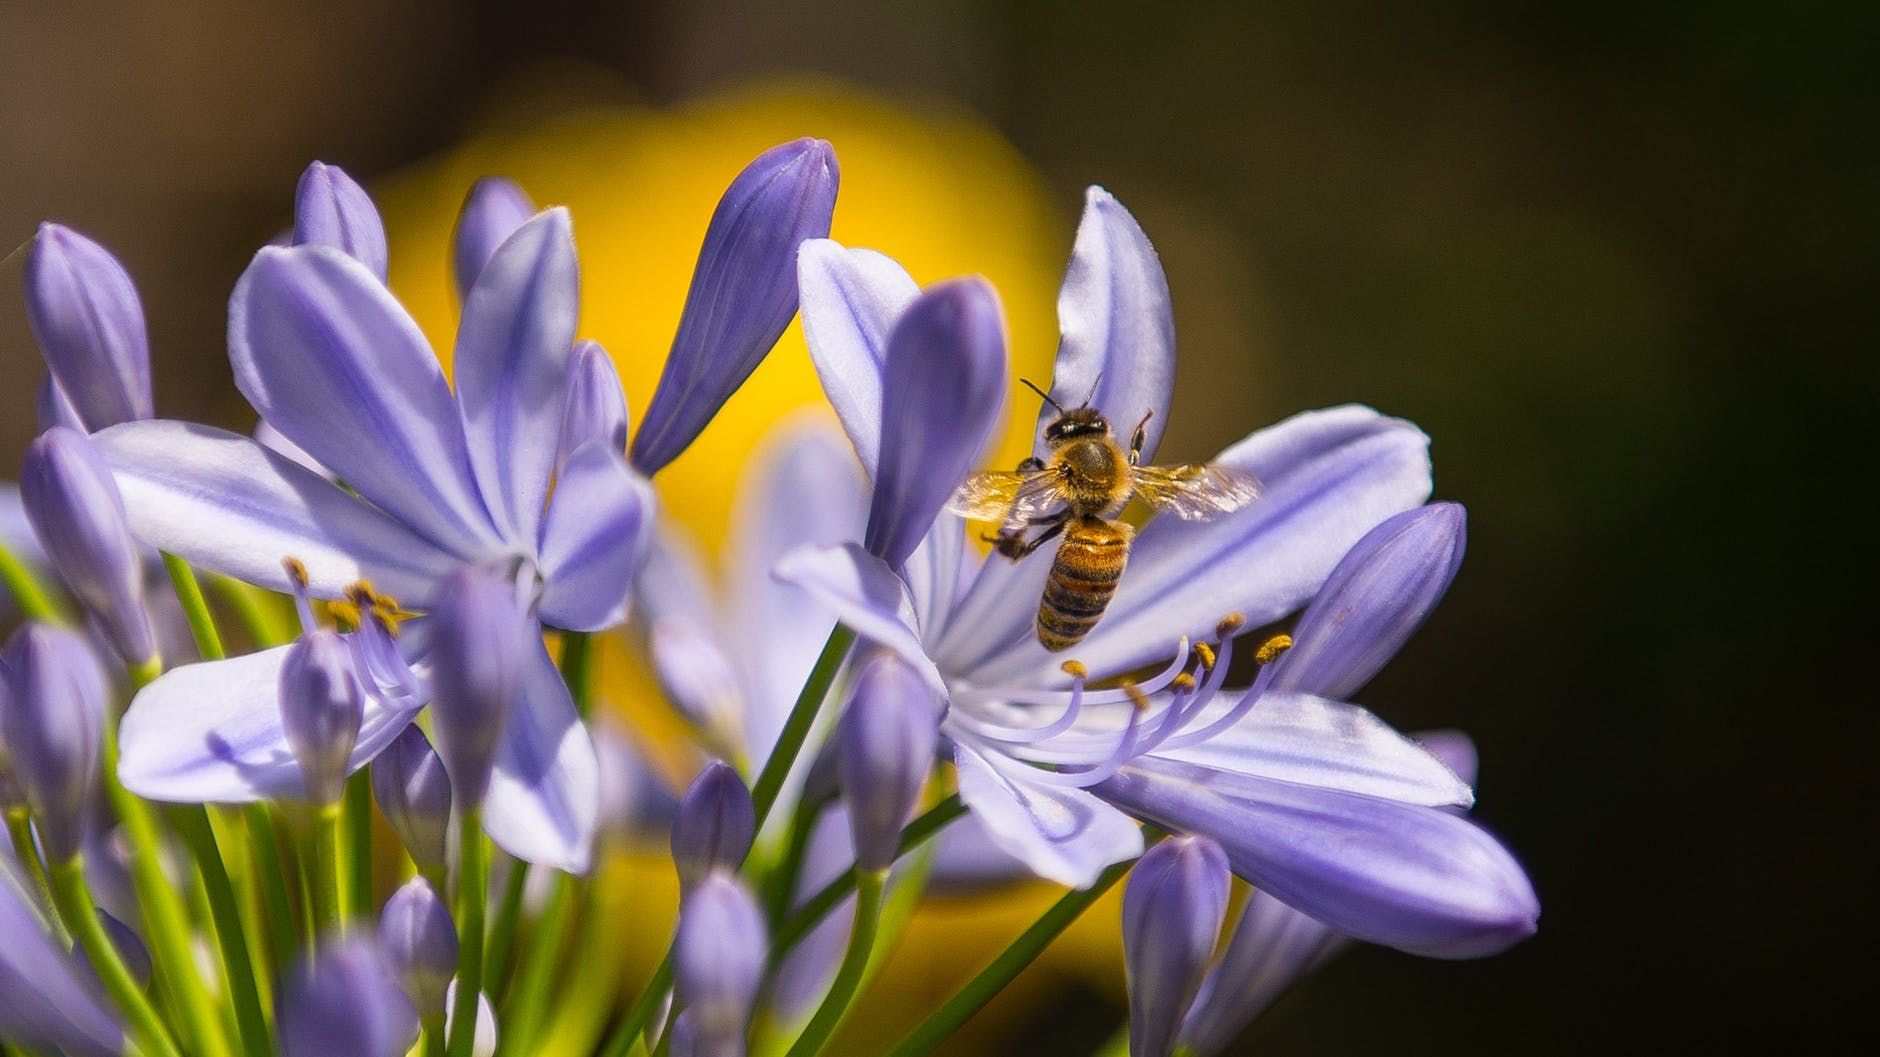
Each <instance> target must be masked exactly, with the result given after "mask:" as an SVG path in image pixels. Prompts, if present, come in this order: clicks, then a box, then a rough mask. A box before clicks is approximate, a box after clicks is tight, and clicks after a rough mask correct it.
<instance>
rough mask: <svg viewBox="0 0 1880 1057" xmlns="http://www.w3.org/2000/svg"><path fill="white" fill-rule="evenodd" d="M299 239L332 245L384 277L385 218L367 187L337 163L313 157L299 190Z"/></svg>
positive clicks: (296, 232) (296, 211)
mask: <svg viewBox="0 0 1880 1057" xmlns="http://www.w3.org/2000/svg"><path fill="white" fill-rule="evenodd" d="M294 245H296V246H309V245H311V246H331V247H333V248H334V249H337V250H339V251H341V252H343V253H345V254H346V256H348V257H351V258H352V259H353V260H356V261H358V262H359V263H360V264H363V265H365V266H366V270H368V271H370V272H371V273H372V274H373V275H376V276H378V277H379V282H384V281H385V274H386V267H387V263H386V261H387V253H386V249H385V224H384V222H383V221H381V220H380V219H379V211H378V207H376V206H374V205H373V204H372V197H371V196H370V195H368V194H366V189H365V188H363V187H361V186H359V184H358V182H357V181H355V180H354V179H353V178H352V177H350V176H348V175H346V173H345V170H343V169H341V168H340V167H339V166H337V165H328V164H326V163H325V162H314V163H313V164H312V165H309V166H307V168H306V171H304V172H302V173H301V174H300V186H299V187H298V188H297V189H296V190H295V192H294Z"/></svg>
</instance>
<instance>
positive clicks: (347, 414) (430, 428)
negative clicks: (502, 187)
mask: <svg viewBox="0 0 1880 1057" xmlns="http://www.w3.org/2000/svg"><path fill="white" fill-rule="evenodd" d="M228 340H229V362H230V363H231V364H232V365H233V366H234V368H235V384H236V386H237V387H238V388H239V389H241V391H242V395H244V396H246V397H247V398H248V402H249V403H250V404H253V405H254V408H255V410H256V411H259V412H260V413H261V417H262V418H265V419H267V420H268V423H269V424H270V425H272V426H273V427H274V428H275V429H278V430H280V431H281V433H282V434H284V435H285V436H286V437H287V438H288V439H289V440H292V441H293V442H294V443H295V444H298V445H300V447H301V448H302V449H304V450H305V451H306V452H307V454H309V455H311V456H313V457H314V458H315V459H317V460H319V461H320V464H321V465H323V466H325V467H327V468H328V469H330V470H332V471H333V472H334V473H335V474H338V475H339V477H340V479H341V480H344V481H345V482H346V483H347V484H348V485H351V486H352V487H353V488H355V489H357V490H358V492H359V494H360V495H362V496H365V497H366V498H367V499H369V500H371V501H372V502H373V503H376V504H377V505H378V506H379V507H381V508H383V509H384V510H386V511H387V512H389V513H391V514H392V515H393V516H394V517H396V518H398V519H399V520H401V521H403V522H404V523H405V524H407V525H410V526H411V527H412V528H414V529H416V530H418V531H419V532H421V533H423V534H424V535H425V536H427V537H428V538H430V539H432V540H435V541H436V542H437V543H438V544H439V545H440V546H443V547H445V548H447V549H450V550H453V551H456V552H457V553H459V554H460V555H461V556H463V557H465V558H471V559H474V558H479V557H482V556H485V555H486V554H487V553H489V551H490V550H491V549H493V548H496V547H499V546H500V542H499V540H498V538H497V536H496V533H495V531H494V529H493V528H492V527H491V526H490V518H489V514H488V512H487V511H486V510H485V508H484V506H483V499H482V497H481V496H480V495H479V494H478V492H477V488H476V483H475V481H474V480H472V478H471V473H470V460H469V455H468V454H467V452H466V449H465V443H464V435H463V423H462V422H461V421H460V420H459V418H458V413H457V404H456V401H455V400H453V399H452V397H451V393H450V387H449V386H447V385H446V384H445V383H444V372H443V371H442V370H441V369H440V368H439V367H438V365H437V360H436V358H435V357H433V356H432V355H431V350H430V348H429V347H428V346H426V345H425V342H424V335H423V334H421V333H419V331H418V327H417V324H415V323H413V322H412V321H411V317H410V316H409V315H407V314H406V313H405V310H404V309H403V308H402V307H400V305H399V304H398V302H397V301H395V300H393V299H392V295H391V293H390V292H389V291H387V290H386V289H385V287H384V285H383V284H381V283H380V282H379V281H378V280H377V279H375V278H373V276H372V273H371V272H369V271H367V270H366V269H365V266H364V265H362V264H360V263H359V262H358V261H355V260H353V259H352V258H351V257H348V256H346V255H345V254H343V253H341V252H340V251H338V250H335V249H331V248H329V247H325V246H295V247H293V248H291V249H280V248H278V247H273V246H269V247H265V248H263V249H262V250H261V251H260V252H259V253H257V254H255V259H254V262H253V263H252V264H250V265H249V266H248V270H247V271H246V272H244V273H242V277H241V281H240V282H238V283H236V284H235V293H234V295H233V296H232V297H231V298H230V299H229V325H228Z"/></svg>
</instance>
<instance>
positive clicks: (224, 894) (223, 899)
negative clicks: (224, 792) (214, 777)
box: [170, 804, 272, 1057]
mask: <svg viewBox="0 0 1880 1057" xmlns="http://www.w3.org/2000/svg"><path fill="white" fill-rule="evenodd" d="M170 822H171V825H172V827H173V828H174V829H175V830H176V831H177V833H178V835H180V836H181V837H182V838H183V843H184V844H185V845H186V846H188V848H189V851H190V854H191V855H193V856H194V857H195V859H196V867H197V869H198V870H200V871H201V872H202V883H203V888H204V890H205V891H206V892H207V894H208V897H209V917H210V920H211V921H213V922H214V923H215V937H216V945H217V947H219V948H220V950H221V952H222V974H223V977H224V978H225V979H226V980H227V982H228V990H229V996H230V998H232V999H233V1001H234V1004H235V1026H236V1029H237V1031H238V1032H239V1034H240V1036H241V1042H242V1050H243V1052H245V1053H247V1054H248V1055H249V1057H268V1054H269V1052H270V1050H271V1049H272V1043H271V1042H270V1041H269V1038H268V1024H267V1020H266V1019H265V1018H264V1017H262V1015H261V995H260V993H259V992H258V991H257V990H256V985H255V971H254V966H253V963H251V962H250V961H249V960H248V944H247V941H246V938H245V936H244V934H243V931H242V920H241V910H240V908H239V907H238V906H237V905H236V902H235V888H234V886H233V885H231V884H230V883H229V878H228V869H227V867H226V866H225V865H224V864H223V862H222V851H221V848H220V847H219V846H218V845H217V844H216V840H215V831H214V830H213V829H211V828H210V827H209V816H208V814H207V813H206V812H205V811H204V810H203V808H202V805H200V804H179V805H176V806H175V807H173V808H171V809H170Z"/></svg>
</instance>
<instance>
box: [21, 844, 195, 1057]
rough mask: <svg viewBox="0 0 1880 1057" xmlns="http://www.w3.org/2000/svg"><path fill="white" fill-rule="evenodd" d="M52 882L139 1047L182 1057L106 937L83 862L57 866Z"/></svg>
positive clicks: (156, 1055)
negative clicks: (86, 879)
mask: <svg viewBox="0 0 1880 1057" xmlns="http://www.w3.org/2000/svg"><path fill="white" fill-rule="evenodd" d="M51 880H52V893H53V897H54V899H55V900H56V901H57V903H58V906H59V915H60V916H61V917H63V918H64V919H65V925H66V927H67V928H68V929H70V930H71V932H72V935H73V936H75V937H77V938H78V945H79V946H80V947H81V948H83V949H84V951H85V957H86V958H87V959H89V960H90V961H91V965H92V968H93V969H95V970H97V972H98V979H99V980H100V981H101V982H103V984H104V987H105V990H106V991H107V992H108V993H109V994H110V995H111V1000H112V1001H113V1002H116V1003H117V1007H118V1009H120V1010H122V1011H123V1013H124V1016H125V1019H127V1020H128V1021H130V1026H131V1031H132V1034H133V1035H134V1036H135V1037H136V1039H137V1043H138V1045H139V1046H142V1047H143V1048H145V1049H147V1050H148V1051H149V1052H150V1053H151V1054H152V1057H180V1053H181V1051H179V1050H178V1049H177V1048H176V1043H175V1042H174V1041H172V1040H171V1039H170V1033H169V1031H168V1030H167V1029H165V1028H164V1026H163V1019H162V1018H161V1017H159V1016H157V1010H156V1007H154V1006H152V1005H151V1004H150V999H149V998H147V997H145V995H144V991H143V988H142V987H140V986H138V983H137V979H136V978H135V977H133V976H132V975H131V971H130V970H129V969H128V968H126V967H125V965H124V958H123V957H122V956H121V955H119V954H118V949H117V947H116V945H114V944H113V943H112V942H111V937H110V936H109V935H107V934H106V933H105V931H104V924H103V923H102V922H100V921H99V920H98V911H97V909H96V908H95V907H94V906H93V904H92V900H91V893H90V892H89V891H87V890H86V888H85V867H84V860H83V859H82V858H81V857H80V856H77V855H74V856H72V857H71V858H70V859H67V860H66V861H64V862H62V863H54V864H53V866H52V879H51Z"/></svg>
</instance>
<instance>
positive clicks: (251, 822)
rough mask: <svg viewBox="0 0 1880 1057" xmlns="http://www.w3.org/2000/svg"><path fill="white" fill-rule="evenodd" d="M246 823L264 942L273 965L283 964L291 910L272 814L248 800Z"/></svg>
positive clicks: (291, 924) (290, 941) (244, 814)
mask: <svg viewBox="0 0 1880 1057" xmlns="http://www.w3.org/2000/svg"><path fill="white" fill-rule="evenodd" d="M242 820H243V821H244V822H246V823H247V825H248V851H249V854H251V855H252V856H254V874H255V879H256V881H257V882H258V883H259V884H260V886H261V910H262V913H263V914H264V915H265V916H266V918H267V922H268V930H267V931H268V942H269V944H270V949H271V950H272V951H273V953H274V964H275V966H276V967H279V966H281V965H284V964H286V962H287V952H288V951H289V950H291V949H292V948H293V943H294V935H295V931H294V911H293V905H292V904H291V903H289V902H288V899H287V868H286V866H285V865H283V864H282V862H281V845H280V843H279V838H278V837H277V836H276V835H275V829H274V816H272V815H270V814H269V813H268V805H266V804H264V803H253V804H248V805H247V806H245V807H244V808H243V809H242Z"/></svg>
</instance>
